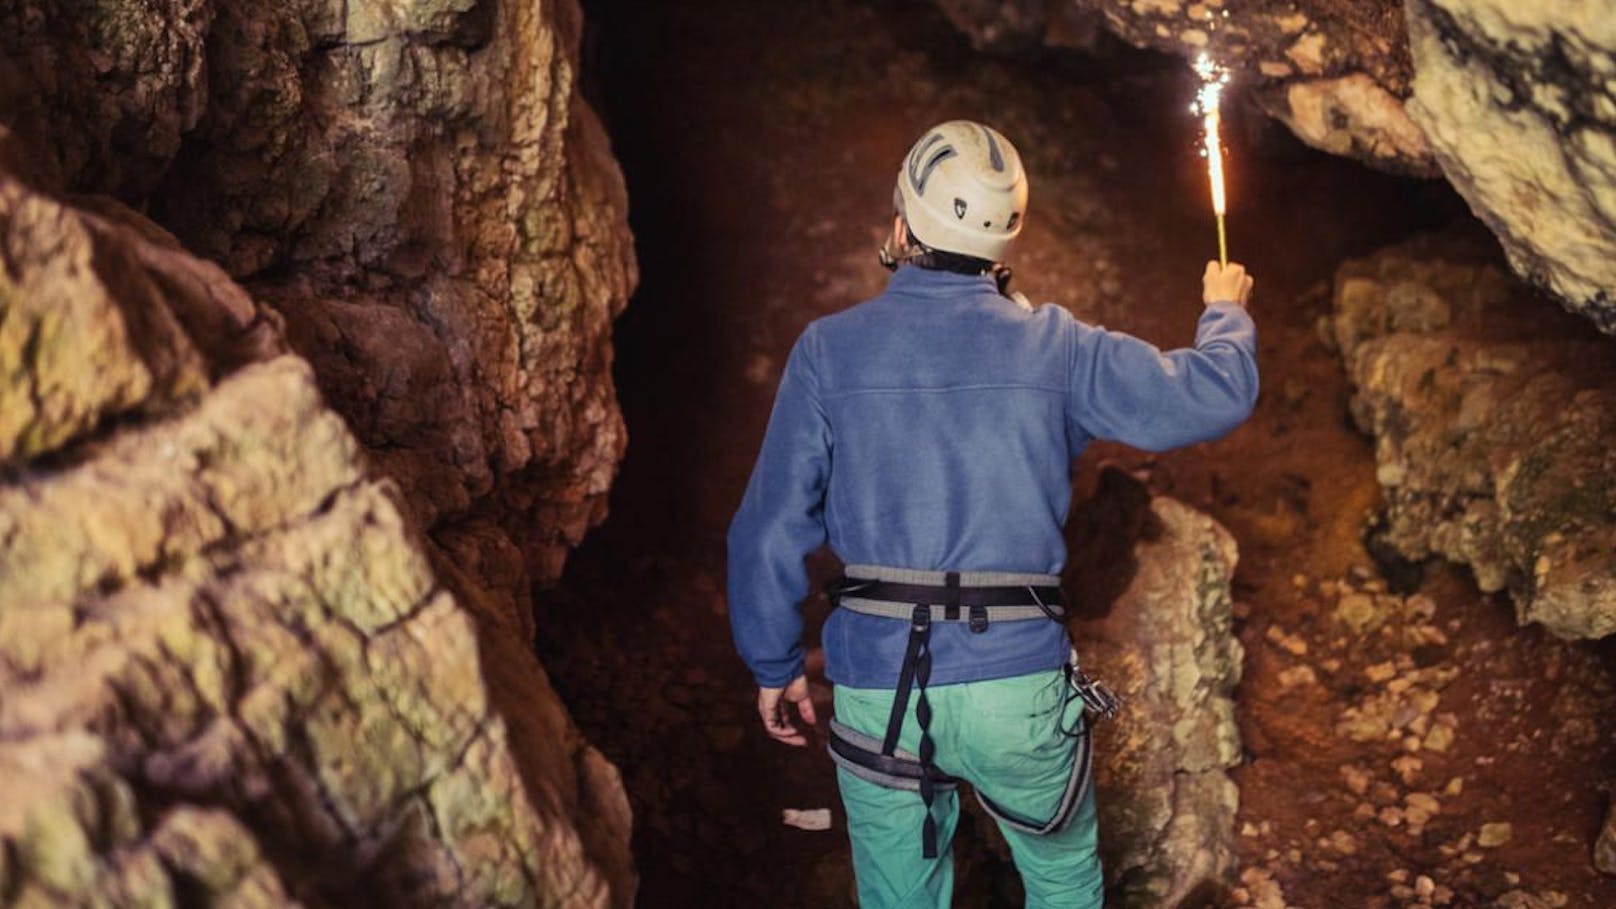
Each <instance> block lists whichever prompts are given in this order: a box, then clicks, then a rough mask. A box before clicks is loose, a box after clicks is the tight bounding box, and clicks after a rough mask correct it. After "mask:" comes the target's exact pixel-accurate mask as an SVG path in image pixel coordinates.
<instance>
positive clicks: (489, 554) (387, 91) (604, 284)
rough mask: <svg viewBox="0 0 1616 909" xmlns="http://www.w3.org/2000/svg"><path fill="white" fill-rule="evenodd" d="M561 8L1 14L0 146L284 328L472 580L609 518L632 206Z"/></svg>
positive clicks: (630, 278) (239, 2)
mask: <svg viewBox="0 0 1616 909" xmlns="http://www.w3.org/2000/svg"><path fill="white" fill-rule="evenodd" d="M581 27H582V26H581V15H580V13H579V11H578V9H577V6H576V4H575V3H572V2H563V3H559V4H549V3H541V2H538V0H523V2H515V3H492V2H481V0H446V2H428V0H419V2H409V3H402V4H401V3H393V2H387V0H352V2H336V0H293V2H288V3H279V4H261V3H251V2H246V0H94V2H91V3H87V4H78V3H75V4H68V3H64V2H57V0H30V2H28V3H23V4H14V5H8V7H7V8H6V10H4V11H0V102H3V103H0V110H5V111H7V115H6V116H5V117H4V118H0V119H4V120H5V122H6V123H7V124H9V126H10V128H11V132H12V134H13V136H12V139H11V142H10V144H11V145H12V146H14V147H15V146H21V147H23V148H28V149H32V150H34V151H35V152H36V153H35V154H31V155H17V154H12V155H10V156H6V155H5V153H4V151H3V148H0V160H7V161H9V162H10V165H11V168H12V170H13V172H16V173H19V174H21V175H22V176H24V177H25V178H26V179H29V180H31V181H33V182H34V183H35V185H39V186H41V187H43V188H46V189H50V190H67V191H75V192H103V193H110V194H113V195H115V196H117V197H118V198H120V199H122V200H123V201H124V202H126V203H128V204H131V205H133V206H136V207H138V208H142V209H145V210H147V211H149V212H150V214H151V215H152V216H153V217H154V218H155V219H156V220H157V221H158V222H159V223H161V224H163V225H164V226H165V227H166V228H168V229H170V230H171V231H173V232H174V233H175V234H176V235H177V236H178V237H179V238H180V240H181V242H182V243H183V244H184V245H185V246H186V247H187V248H188V249H191V250H193V251H194V252H197V253H199V254H201V255H203V256H205V257H207V258H210V259H212V260H214V261H216V262H218V263H220V264H221V265H222V266H223V267H224V268H225V270H226V272H228V273H229V274H230V275H231V276H232V277H233V278H235V279H236V280H237V281H238V282H240V283H242V284H243V286H245V287H246V288H247V289H248V291H249V292H251V293H252V294H253V296H254V297H255V298H257V299H259V300H260V301H262V302H264V303H266V304H268V305H269V306H271V307H272V308H274V309H275V310H277V311H278V312H280V313H281V314H282V316H283V317H284V321H285V323H286V326H287V336H288V338H289V339H290V341H291V344H292V346H293V348H294V349H295V350H296V351H297V352H299V353H300V354H302V355H304V356H305V357H306V358H307V359H308V360H309V361H310V362H311V363H313V365H314V367H315V374H316V376H317V379H318V382H319V384H320V387H321V389H322V391H324V392H325V394H326V396H327V398H328V400H330V401H331V403H332V405H333V406H334V407H335V408H336V409H337V410H338V412H340V413H341V414H343V416H344V417H346V418H347V419H348V421H349V424H350V426H351V427H352V428H353V430H354V432H355V433H356V434H357V435H358V437H359V438H360V440H361V441H362V442H363V443H364V444H365V445H366V446H367V447H368V448H369V449H371V451H372V454H373V456H374V458H375V461H376V463H377V464H378V465H379V467H380V468H381V469H382V470H383V471H384V472H385V473H387V474H388V475H389V476H391V477H393V478H394V479H395V480H397V481H398V483H399V487H400V489H401V490H402V492H403V494H404V497H405V500H406V502H407V504H408V505H409V506H410V507H411V508H412V510H413V511H414V512H415V513H416V515H417V516H418V517H419V519H420V520H421V522H422V523H423V524H424V525H425V526H428V527H429V528H431V531H432V533H433V536H434V538H435V539H436V540H437V541H438V542H439V543H440V544H441V545H443V546H445V547H446V548H447V549H449V550H450V551H451V552H453V553H454V558H455V560H456V561H457V562H459V563H460V564H462V565H466V566H470V567H471V569H472V571H471V578H472V579H473V580H476V581H479V582H480V583H481V585H482V586H483V588H484V589H485V590H487V591H491V592H495V593H498V594H499V595H500V597H501V598H502V599H503V600H504V601H505V608H508V609H510V610H512V611H513V613H514V614H516V615H518V616H519V617H521V619H522V621H523V622H524V623H527V624H526V625H525V627H529V628H530V627H531V625H530V622H531V620H530V619H529V618H528V617H527V612H528V609H527V605H526V604H527V596H528V594H527V590H528V588H529V587H530V586H531V583H532V582H535V581H537V582H544V581H548V580H552V579H554V578H555V577H556V576H557V575H558V574H559V573H560V570H561V565H562V563H563V561H564V559H565V556H566V553H567V551H568V550H569V549H570V547H572V546H573V545H576V544H577V542H578V541H579V540H580V539H581V538H582V535H583V533H584V531H585V530H586V529H587V528H588V527H589V526H591V525H592V524H594V523H596V522H598V521H599V520H600V519H601V518H602V517H603V516H604V502H605V493H606V490H607V488H608V487H609V485H610V482H611V479H612V477H613V475H614V472H615V469H616V465H617V462H618V460H619V459H620V457H621V454H622V450H623V446H624V444H625V433H624V430H623V426H622V421H621V417H620V415H619V412H618V409H617V406H616V399H615V394H614V391H613V388H612V382H611V375H610V365H611V350H610V327H611V321H612V319H613V317H615V315H616V314H617V313H619V312H620V311H621V309H622V307H623V306H624V304H625V302H626V300H627V296H628V293H629V291H630V290H631V288H632V286H633V284H634V282H635V280H636V270H635V263H634V259H633V253H632V241H631V238H630V236H629V234H628V229H627V222H626V210H627V203H626V198H625V193H624V188H623V184H622V178H621V175H620V173H619V172H618V169H617V166H616V163H615V162H614V161H613V160H612V158H611V154H610V150H609V147H608V144H607V140H606V137H605V134H604V132H603V130H602V128H601V126H600V124H599V123H598V122H597V120H596V118H595V117H594V115H593V113H592V112H591V111H590V110H589V108H588V106H587V105H585V104H584V103H583V102H582V101H581V99H580V98H579V97H578V94H577V86H576V82H577V70H576V67H577V55H578V42H579V40H580V31H581Z"/></svg>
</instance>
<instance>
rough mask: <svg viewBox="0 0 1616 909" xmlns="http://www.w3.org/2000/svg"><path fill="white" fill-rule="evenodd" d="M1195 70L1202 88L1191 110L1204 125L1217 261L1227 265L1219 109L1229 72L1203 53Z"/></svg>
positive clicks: (1227, 252)
mask: <svg viewBox="0 0 1616 909" xmlns="http://www.w3.org/2000/svg"><path fill="white" fill-rule="evenodd" d="M1195 74H1196V75H1197V76H1199V77H1200V78H1201V89H1200V91H1198V92H1196V93H1195V106H1194V107H1192V108H1191V110H1193V111H1195V113H1197V114H1199V115H1200V116H1201V120H1202V123H1203V124H1204V127H1205V134H1204V135H1203V137H1202V139H1203V142H1204V145H1203V146H1202V149H1201V153H1202V154H1203V155H1205V156H1206V176H1207V179H1208V181H1209V182H1210V183H1211V184H1212V211H1213V213H1214V214H1216V215H1217V216H1218V261H1219V262H1222V263H1223V264H1224V265H1228V264H1229V243H1228V240H1227V239H1226V238H1225V236H1224V231H1223V215H1224V212H1225V211H1227V210H1228V204H1227V200H1226V198H1225V196H1224V193H1223V143H1222V141H1221V140H1220V139H1219V136H1218V131H1219V127H1220V126H1221V124H1222V119H1223V117H1222V113H1221V110H1220V108H1221V106H1222V104H1223V87H1224V86H1225V85H1228V84H1229V73H1228V71H1227V70H1224V69H1222V68H1220V67H1219V66H1218V65H1217V64H1216V63H1213V62H1212V58H1211V57H1208V56H1207V55H1206V54H1204V53H1203V54H1201V56H1199V57H1197V58H1196V60H1195Z"/></svg>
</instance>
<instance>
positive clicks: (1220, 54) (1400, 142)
mask: <svg viewBox="0 0 1616 909" xmlns="http://www.w3.org/2000/svg"><path fill="white" fill-rule="evenodd" d="M937 2H938V5H939V6H941V7H942V9H943V10H944V12H945V13H946V14H947V15H948V17H949V19H950V20H951V21H952V22H954V23H955V24H956V25H957V26H959V27H960V28H961V29H962V30H963V31H964V32H965V33H966V34H967V35H968V36H970V37H971V39H972V42H973V44H975V45H976V46H978V47H983V48H987V49H1002V48H1012V49H1013V48H1019V47H1021V46H1024V45H1026V44H1030V43H1035V42H1037V41H1042V42H1043V43H1045V44H1049V45H1053V46H1062V45H1065V46H1079V47H1081V46H1084V45H1085V44H1091V43H1092V41H1091V40H1090V39H1088V38H1086V37H1085V36H1086V35H1088V34H1090V33H1092V32H1093V31H1094V30H1095V29H1097V28H1100V27H1103V28H1104V29H1106V30H1108V31H1110V32H1112V33H1113V34H1116V35H1118V36H1120V37H1121V38H1122V39H1123V40H1125V41H1127V42H1128V43H1130V44H1133V45H1134V46H1136V47H1144V48H1150V49H1153V50H1158V51H1163V52H1166V53H1171V54H1177V55H1179V56H1182V57H1184V58H1186V59H1191V60H1193V59H1195V58H1196V57H1197V56H1198V55H1200V54H1202V53H1206V54H1209V55H1210V56H1211V57H1212V58H1213V59H1214V60H1217V61H1218V62H1219V63H1221V64H1223V65H1224V66H1227V67H1229V68H1230V70H1231V71H1232V72H1233V74H1234V76H1235V78H1236V80H1237V81H1238V82H1239V90H1240V91H1241V92H1242V93H1243V94H1245V95H1247V96H1249V97H1251V98H1252V99H1254V100H1255V101H1256V102H1257V104H1258V105H1259V106H1260V107H1262V109H1263V110H1265V111H1266V112H1268V113H1269V114H1270V115H1272V116H1274V117H1277V118H1278V119H1280V120H1282V121H1284V123H1285V124H1286V125H1288V126H1289V127H1290V128H1291V130H1292V131H1293V132H1295V133H1296V135H1297V136H1298V137H1300V138H1301V139H1302V141H1304V142H1306V143H1308V144H1309V145H1312V146H1314V147H1317V148H1321V149H1323V150H1325V151H1328V152H1332V153H1334V154H1339V155H1347V156H1350V157H1353V158H1357V159H1358V160H1361V161H1363V162H1365V163H1367V164H1370V165H1371V166H1374V167H1379V168H1382V169H1384V170H1390V171H1392V172H1395V173H1413V174H1420V175H1424V176H1435V175H1436V174H1437V172H1438V171H1437V168H1436V161H1435V159H1434V158H1433V157H1432V155H1431V149H1430V145H1429V143H1427V142H1426V140H1425V136H1424V134H1423V133H1422V132H1421V131H1420V128H1419V127H1418V126H1416V125H1415V123H1414V121H1413V120H1412V119H1410V118H1409V115H1408V113H1407V112H1406V111H1405V110H1404V108H1403V102H1404V101H1405V100H1406V99H1407V98H1408V96H1409V93H1410V81H1411V79H1412V78H1413V67H1412V65H1411V64H1410V61H1409V54H1408V39H1407V36H1406V35H1405V33H1404V27H1403V8H1402V4H1401V3H1400V2H1398V0H1374V2H1367V3H1351V2H1328V3H1308V4H1298V3H1295V2H1292V0H1255V2H1246V3H1240V4H1228V3H1224V2H1221V0H1210V2H1209V0H1061V2H1044V0H1002V2H980V0H937Z"/></svg>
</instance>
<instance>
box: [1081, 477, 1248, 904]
mask: <svg viewBox="0 0 1616 909" xmlns="http://www.w3.org/2000/svg"><path fill="white" fill-rule="evenodd" d="M1077 523H1078V525H1079V527H1078V533H1079V539H1078V541H1076V542H1075V543H1074V544H1073V545H1072V547H1071V551H1072V552H1073V553H1074V554H1077V555H1076V558H1077V559H1078V561H1077V562H1076V563H1075V564H1074V566H1073V568H1072V573H1073V575H1074V577H1073V578H1070V580H1072V583H1070V584H1068V585H1067V589H1069V590H1077V591H1083V592H1084V593H1083V594H1082V595H1081V597H1082V599H1081V600H1080V601H1079V603H1078V610H1077V615H1078V617H1077V620H1076V621H1075V623H1074V625H1073V631H1074V637H1075V639H1076V641H1077V644H1078V649H1079V652H1080V654H1081V656H1082V659H1083V663H1084V665H1085V667H1087V668H1088V669H1089V671H1090V672H1091V674H1093V675H1096V676H1098V677H1100V678H1103V679H1104V680H1105V681H1106V682H1107V683H1108V684H1110V685H1111V686H1112V687H1113V688H1115V689H1116V690H1117V692H1118V693H1119V694H1121V695H1122V696H1123V698H1124V699H1125V700H1126V704H1125V706H1124V707H1123V710H1122V713H1121V714H1120V715H1119V716H1118V717H1117V718H1116V719H1115V720H1112V721H1108V722H1099V723H1097V724H1096V726H1095V749H1096V752H1095V753H1096V756H1097V758H1096V760H1097V776H1096V779H1097V784H1098V786H1099V808H1100V836H1101V856H1102V861H1103V863H1104V866H1105V869H1106V876H1107V878H1108V879H1109V880H1110V881H1111V882H1112V885H1113V887H1114V888H1116V892H1115V894H1114V898H1115V899H1116V900H1118V902H1117V905H1119V906H1126V907H1170V906H1177V905H1180V903H1181V902H1182V901H1183V900H1184V899H1185V897H1186V896H1188V895H1189V894H1191V893H1192V892H1193V891H1195V890H1196V888H1197V887H1199V886H1201V885H1202V884H1203V883H1204V882H1206V881H1208V880H1214V879H1221V878H1222V877H1224V876H1226V875H1227V874H1228V873H1229V872H1230V870H1231V869H1232V868H1233V863H1234V854H1235V831H1234V818H1235V813H1236V810H1237V809H1238V807H1239V798H1240V795H1239V790H1238V789H1237V788H1236V787H1235V784H1234V782H1233V781H1232V780H1231V779H1230V778H1229V775H1228V773H1227V772H1226V771H1227V769H1228V768H1230V767H1233V766H1235V765H1236V764H1238V763H1239V762H1240V733H1239V728H1238V726H1237V725H1236V722H1235V716H1234V700H1233V692H1234V688H1235V686H1236V685H1237V684H1238V683H1239V681H1240V673H1241V664H1242V661H1243V659H1244V651H1243V650H1242V648H1241V646H1240V642H1239V641H1238V640H1237V639H1236V638H1235V636H1234V633H1233V630H1232V627H1231V622H1232V604H1231V600H1230V592H1229V584H1230V580H1231V579H1232V577H1233V575H1234V568H1235V563H1236V559H1237V554H1236V548H1235V543H1234V538H1233V537H1231V536H1230V535H1229V533H1228V531H1226V530H1224V529H1223V528H1222V527H1220V526H1219V525H1218V524H1217V523H1216V522H1215V521H1213V520H1212V519H1211V518H1210V517H1207V516H1206V515H1204V514H1202V513H1200V512H1198V511H1196V510H1195V509H1193V508H1190V507H1189V506H1187V505H1184V504H1183V503H1181V502H1177V501H1175V500H1173V499H1169V498H1165V497H1154V498H1153V497H1151V496H1150V494H1149V492H1148V491H1147V490H1145V489H1144V488H1143V487H1142V486H1140V485H1139V484H1138V483H1137V481H1135V480H1133V479H1131V478H1129V477H1128V476H1127V475H1126V474H1124V473H1121V472H1120V471H1115V470H1108V471H1106V472H1105V473H1104V474H1103V475H1102V478H1101V484H1100V491H1099V492H1098V493H1097V494H1096V495H1095V497H1094V498H1093V499H1092V500H1090V501H1089V502H1088V503H1087V504H1086V505H1084V506H1083V508H1082V510H1081V511H1080V512H1079V516H1078V519H1077ZM1110 904H1111V903H1110V902H1108V903H1107V905H1110Z"/></svg>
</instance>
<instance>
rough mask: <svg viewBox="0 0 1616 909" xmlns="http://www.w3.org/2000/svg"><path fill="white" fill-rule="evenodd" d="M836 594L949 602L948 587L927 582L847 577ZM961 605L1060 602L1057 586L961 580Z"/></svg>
mask: <svg viewBox="0 0 1616 909" xmlns="http://www.w3.org/2000/svg"><path fill="white" fill-rule="evenodd" d="M837 593H838V594H839V595H841V596H844V597H856V598H858V599H861V600H881V601H882V602H886V603H911V604H913V603H933V604H943V603H948V602H949V595H950V594H949V588H947V587H944V586H941V585H939V586H932V585H930V584H898V583H895V582H893V581H869V580H860V579H858V578H854V577H852V576H849V577H848V578H847V580H846V582H845V583H844V584H843V585H841V587H840V589H839V590H838V591H837ZM953 602H955V603H957V604H958V605H960V606H1029V607H1032V608H1033V609H1037V608H1038V606H1037V604H1038V603H1043V604H1044V605H1046V606H1058V605H1060V602H1061V590H1060V588H1059V587H1038V586H1034V585H1031V584H1024V585H1022V586H1020V587H969V586H967V585H965V584H964V583H963V582H961V584H960V586H959V587H957V588H955V593H954V600H953Z"/></svg>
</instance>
